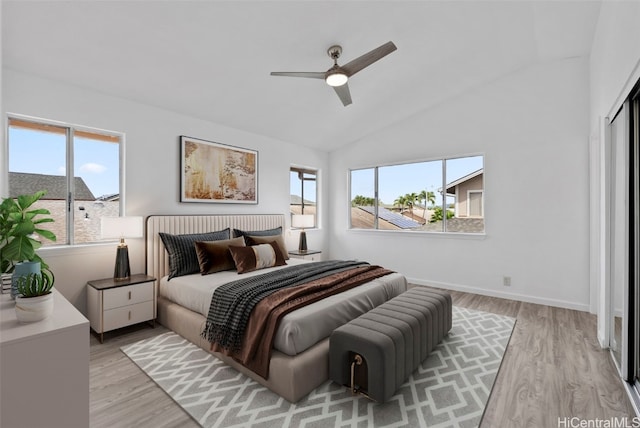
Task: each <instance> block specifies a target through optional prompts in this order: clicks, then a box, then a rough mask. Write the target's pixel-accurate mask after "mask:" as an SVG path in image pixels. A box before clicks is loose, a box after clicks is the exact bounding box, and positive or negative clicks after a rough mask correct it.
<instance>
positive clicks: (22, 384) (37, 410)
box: [0, 288, 89, 428]
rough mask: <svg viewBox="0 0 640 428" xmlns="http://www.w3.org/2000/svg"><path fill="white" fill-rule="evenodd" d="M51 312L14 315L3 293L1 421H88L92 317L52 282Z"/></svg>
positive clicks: (50, 425)
mask: <svg viewBox="0 0 640 428" xmlns="http://www.w3.org/2000/svg"><path fill="white" fill-rule="evenodd" d="M53 299H54V303H53V314H51V315H50V316H49V317H48V318H46V319H44V320H42V321H38V322H34V323H29V324H20V323H18V321H17V320H16V312H15V301H14V300H11V298H10V296H9V295H8V294H2V295H0V426H1V427H7V428H9V427H11V428H20V427H25V428H38V427H46V428H56V427H65V428H76V427H78V428H86V427H88V426H89V321H88V320H87V319H86V318H85V317H84V316H83V315H82V314H81V313H80V312H79V311H78V310H77V309H76V308H75V307H74V306H73V305H72V304H71V303H69V302H68V301H67V299H65V298H64V296H62V294H60V293H59V292H58V290H56V289H55V288H54V290H53Z"/></svg>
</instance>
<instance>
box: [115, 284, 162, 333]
mask: <svg viewBox="0 0 640 428" xmlns="http://www.w3.org/2000/svg"><path fill="white" fill-rule="evenodd" d="M105 297H106V293H105ZM150 319H153V300H151V301H148V302H143V303H138V304H135V305H129V306H123V307H120V308H115V309H111V310H109V311H107V310H105V311H104V325H103V331H109V330H115V329H116V328H120V327H124V326H127V325H131V324H137V323H139V322H143V321H148V320H150Z"/></svg>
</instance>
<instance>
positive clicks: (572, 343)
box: [90, 291, 635, 428]
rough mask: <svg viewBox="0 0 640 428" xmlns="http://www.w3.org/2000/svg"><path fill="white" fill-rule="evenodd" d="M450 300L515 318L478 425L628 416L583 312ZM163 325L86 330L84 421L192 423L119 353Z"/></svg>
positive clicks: (475, 298) (457, 295) (470, 297)
mask: <svg viewBox="0 0 640 428" xmlns="http://www.w3.org/2000/svg"><path fill="white" fill-rule="evenodd" d="M451 295H452V297H453V303H454V305H457V306H461V307H466V308H470V309H477V310H482V311H487V312H492V313H496V314H501V315H506V316H510V317H513V318H516V319H517V322H516V327H515V329H514V332H513V335H512V337H511V341H510V343H509V347H508V349H507V352H506V354H505V357H504V360H503V362H502V367H501V368H500V372H499V373H498V377H497V379H496V383H495V386H494V388H493V391H492V394H491V397H490V398H489V403H488V405H487V409H486V412H485V416H484V418H483V421H482V424H481V427H483V428H487V427H536V428H537V427H557V426H558V418H565V417H566V418H570V417H578V418H581V419H585V420H586V419H596V418H598V419H612V418H622V417H627V418H628V419H629V421H631V418H633V417H634V416H635V414H634V411H633V408H632V406H631V404H630V402H629V399H628V397H627V395H626V392H625V390H624V387H623V385H622V383H621V381H620V380H619V377H618V375H617V373H616V369H615V366H614V364H613V361H612V359H611V356H610V354H609V351H607V350H602V349H600V346H599V345H598V341H597V338H596V317H595V316H594V315H591V314H588V313H586V312H579V311H573V310H569V309H561V308H554V307H550V306H543V305H535V304H531V303H523V302H516V301H512V300H505V299H498V298H493V297H486V296H479V295H475V294H469V293H461V292H455V291H452V292H451ZM165 331H167V329H166V328H164V327H162V326H158V325H156V328H155V329H152V328H150V327H149V326H147V325H146V324H140V325H138V326H132V327H129V328H125V329H121V330H118V331H117V332H111V333H107V334H105V343H104V344H100V343H99V341H98V340H97V339H96V338H95V337H94V336H92V338H91V368H90V417H91V426H92V427H95V428H100V427H109V428H111V427H137V428H143V427H154V428H156V427H187V428H189V427H197V426H198V424H196V423H195V422H194V421H193V420H192V419H191V417H190V416H189V415H188V414H187V413H186V412H184V411H183V410H182V409H181V408H180V406H178V405H177V404H176V403H175V402H174V401H173V400H172V399H171V398H169V396H168V395H166V394H165V393H164V392H163V391H162V390H161V389H160V387H158V386H157V385H156V384H155V383H154V382H153V381H152V380H151V379H149V378H148V377H147V376H146V375H145V374H144V373H143V372H142V371H141V370H140V369H139V368H138V367H137V366H136V365H135V364H133V363H132V362H131V361H130V360H129V359H128V358H127V357H126V356H125V355H124V354H123V353H122V352H121V351H120V347H121V346H124V345H126V344H128V343H133V342H136V341H138V340H142V339H145V338H147V337H152V336H155V335H158V334H161V333H164V332H165Z"/></svg>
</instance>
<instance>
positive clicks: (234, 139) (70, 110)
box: [2, 69, 328, 312]
mask: <svg viewBox="0 0 640 428" xmlns="http://www.w3.org/2000/svg"><path fill="white" fill-rule="evenodd" d="M2 98H3V106H2V108H3V116H4V115H6V114H7V113H15V114H25V115H30V116H34V117H40V118H46V119H51V120H59V121H63V122H67V123H72V124H80V125H85V126H90V127H95V128H101V129H107V130H112V131H118V132H123V133H125V134H126V142H125V150H124V153H125V162H126V164H125V195H126V214H127V215H142V216H147V215H150V214H258V213H262V214H264V213H282V214H287V213H288V212H289V167H290V166H291V165H292V164H296V165H305V166H310V167H315V168H319V169H320V174H321V175H322V174H324V173H325V172H326V171H327V169H328V163H327V159H328V155H327V154H326V153H324V152H319V151H316V150H312V149H308V148H304V147H299V146H296V145H292V144H289V143H285V142H281V141H277V140H274V139H270V138H267V137H263V136H259V135H255V134H251V133H248V132H244V131H240V130H237V129H231V128H228V127H224V126H221V125H217V124H215V123H211V122H207V121H203V120H199V119H194V118H191V117H187V116H184V115H180V114H177V113H173V112H170V111H167V110H162V109H159V108H155V107H151V106H147V105H142V104H139V103H135V102H131V101H128V100H124V99H121V98H115V97H111V96H108V95H104V94H100V93H97V92H93V91H89V90H84V89H82V88H79V87H75V86H70V85H66V84H62V83H59V82H55V81H51V80H47V79H42V78H38V77H35V76H31V75H25V74H23V73H19V72H16V71H13V70H8V69H5V70H4V74H3V81H2ZM180 135H188V136H192V137H197V138H202V139H205V140H211V141H216V142H221V143H225V144H230V145H235V146H239V147H245V148H249V149H255V150H258V152H259V154H258V162H259V165H258V173H259V183H258V191H259V195H258V199H259V204H258V205H242V204H201V203H189V204H185V203H180V202H179V186H180V180H179V136H180ZM3 150H4V147H3ZM3 153H4V152H3ZM4 160H5V159H4V156H3V161H4ZM319 197H320V201H321V202H322V201H326V200H327V198H326V191H325V189H322V185H320V192H319ZM326 213H327V207H326V204H324V209H323V211H322V212H321V215H326ZM325 224H326V222H325ZM325 235H326V231H325V230H317V231H316V230H312V231H309V232H308V240H309V241H310V242H313V247H314V248H318V249H322V250H325V251H326V250H327V249H328V248H325V247H326V239H325ZM285 236H286V238H287V245H288V246H289V247H290V248H296V247H297V236H298V235H297V234H296V233H292V234H288V233H285ZM127 242H128V244H129V253H130V258H131V264H132V272H134V273H138V272H144V269H145V268H144V247H143V242H142V240H141V239H139V240H135V239H129V240H127ZM43 257H45V258H46V260H47V262H48V263H49V265H50V266H51V268H52V270H53V271H54V273H55V274H56V287H57V288H58V289H59V290H60V291H61V292H62V294H64V295H65V297H66V298H67V299H69V300H70V301H71V303H73V304H74V305H75V306H76V307H77V308H78V309H79V310H80V311H81V312H85V311H86V293H85V284H86V281H87V280H90V279H97V278H105V277H109V276H112V275H113V265H114V261H115V246H114V245H98V246H91V247H86V246H85V247H75V248H63V249H51V250H48V251H43Z"/></svg>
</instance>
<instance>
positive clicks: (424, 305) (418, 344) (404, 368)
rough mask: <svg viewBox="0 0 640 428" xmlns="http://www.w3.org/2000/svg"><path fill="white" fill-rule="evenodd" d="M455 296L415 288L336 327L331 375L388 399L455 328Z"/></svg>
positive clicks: (359, 390) (331, 342) (354, 388)
mask: <svg viewBox="0 0 640 428" xmlns="http://www.w3.org/2000/svg"><path fill="white" fill-rule="evenodd" d="M451 324H452V315H451V295H450V294H449V293H447V292H445V291H440V290H434V289H430V288H426V287H421V286H416V287H414V288H411V289H410V290H409V291H407V292H405V293H402V294H401V295H399V296H397V297H395V298H393V299H391V300H389V301H387V302H385V303H383V304H382V305H380V306H378V307H376V308H374V309H372V310H371V311H369V312H367V313H365V314H363V315H361V316H360V317H358V318H356V319H354V320H352V321H351V322H349V323H347V324H345V325H343V326H341V327H339V328H337V329H336V330H334V332H333V333H332V334H331V337H330V339H329V377H330V379H331V380H333V381H334V382H336V383H339V384H341V385H347V386H349V387H350V388H351V390H352V392H354V393H363V394H364V395H366V396H368V397H369V398H371V399H373V400H375V401H378V402H381V403H384V402H386V401H387V400H388V399H389V398H391V397H392V396H393V394H394V393H395V391H396V390H397V389H398V388H399V387H400V385H402V384H403V383H404V382H405V381H406V380H407V378H408V377H409V376H410V375H411V373H413V371H414V370H415V369H416V368H417V367H418V366H419V365H420V363H421V362H422V361H423V360H424V359H425V358H426V357H427V356H428V355H429V353H430V352H431V351H432V350H433V349H434V348H435V347H436V345H437V344H438V343H440V341H441V340H442V339H443V338H444V336H445V335H446V334H447V333H448V332H449V330H450V329H451Z"/></svg>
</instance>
